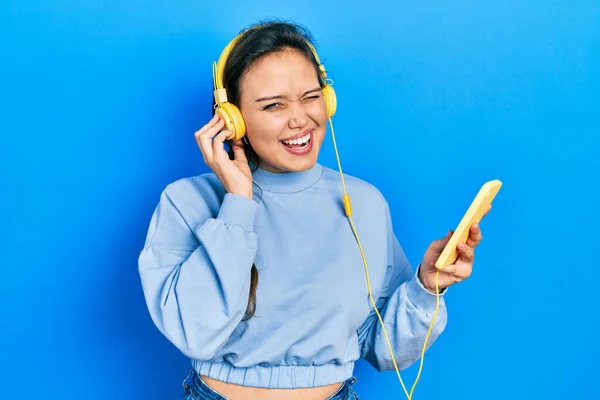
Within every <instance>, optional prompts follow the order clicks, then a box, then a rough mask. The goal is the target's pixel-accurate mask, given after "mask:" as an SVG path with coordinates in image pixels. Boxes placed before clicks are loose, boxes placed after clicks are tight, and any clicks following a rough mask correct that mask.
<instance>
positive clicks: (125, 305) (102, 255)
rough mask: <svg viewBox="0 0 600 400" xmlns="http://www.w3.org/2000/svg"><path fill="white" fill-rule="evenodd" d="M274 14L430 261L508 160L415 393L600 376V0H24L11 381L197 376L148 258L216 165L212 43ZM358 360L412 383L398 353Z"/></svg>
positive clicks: (357, 159)
mask: <svg viewBox="0 0 600 400" xmlns="http://www.w3.org/2000/svg"><path fill="white" fill-rule="evenodd" d="M282 3H283V4H282ZM265 17H281V18H292V19H294V20H295V21H298V22H300V23H303V24H305V25H306V26H308V28H309V29H311V31H312V32H313V34H314V35H315V37H316V39H317V42H318V50H319V53H320V55H321V57H322V60H323V61H324V64H325V65H326V67H327V68H328V70H329V72H330V77H332V78H333V80H334V81H335V86H334V87H335V88H336V91H337V95H338V100H339V108H338V114H337V115H336V117H335V118H334V124H335V128H336V133H337V137H338V142H339V143H338V145H339V148H340V154H341V157H342V165H343V168H344V172H346V173H348V174H351V175H356V176H358V177H361V178H363V179H365V180H367V181H369V182H371V183H373V184H375V185H376V186H377V187H378V188H380V190H381V191H382V192H383V193H384V195H385V196H386V197H387V199H388V201H389V202H390V205H391V209H392V216H393V219H394V224H395V231H396V234H397V235H398V237H399V239H400V241H401V243H402V244H403V246H404V248H405V250H406V252H407V254H408V256H409V258H410V260H411V262H412V263H413V266H414V265H416V264H417V263H418V262H419V260H420V258H421V256H422V254H423V252H424V251H425V249H426V247H427V245H428V244H429V243H430V242H431V241H432V240H434V239H437V238H438V237H440V236H443V235H444V234H445V233H446V231H447V230H448V229H450V228H454V227H455V226H456V224H457V223H458V221H459V220H460V217H461V216H462V213H463V212H464V211H465V210H466V208H467V206H468V204H469V203H470V201H471V199H472V198H473V196H474V195H475V194H476V193H477V191H478V189H479V187H480V186H481V184H483V183H484V182H485V181H487V180H490V179H500V180H502V181H503V183H504V187H503V188H502V190H501V191H500V193H499V194H498V197H497V198H496V200H495V202H494V208H493V210H492V213H490V214H489V215H488V216H487V217H486V219H485V220H484V222H483V223H482V229H483V233H484V240H483V242H482V244H481V245H480V247H479V248H478V250H477V255H476V262H475V270H474V274H473V276H472V277H471V278H470V279H468V280H467V281H465V282H463V283H461V284H459V285H456V286H455V287H453V288H452V289H451V290H450V291H449V292H448V296H447V298H446V300H447V303H448V308H449V324H448V327H447V329H446V331H445V333H444V334H443V335H442V337H441V338H440V339H439V340H438V341H437V342H436V343H435V345H434V346H433V347H432V348H431V350H430V351H429V352H428V353H427V356H426V360H425V368H424V372H423V375H422V377H421V381H420V383H419V386H418V387H417V390H416V394H415V397H414V398H415V400H417V399H431V398H442V397H443V398H444V399H506V398H511V399H531V398H538V399H542V398H543V399H563V398H576V399H592V398H597V396H598V395H597V393H596V391H597V388H598V384H597V377H596V374H595V373H593V372H592V369H593V368H596V367H597V362H598V361H597V360H598V359H599V358H600V346H599V345H598V344H597V342H596V336H597V328H598V326H599V324H600V313H599V312H598V309H597V290H598V289H597V287H598V280H599V278H600V269H599V267H600V265H599V262H598V254H599V251H598V249H599V247H600V246H599V245H598V234H597V232H598V231H597V227H598V223H599V222H600V219H599V217H598V208H597V206H598V191H599V189H600V179H599V177H598V174H599V173H600V157H599V150H600V139H599V138H598V136H599V134H600V129H599V128H600V107H599V104H600V3H599V2H598V1H570V2H569V1H537V2H536V1H517V0H509V1H495V2H494V1H485V2H483V1H474V0H471V1H456V0H455V1H451V2H447V1H420V2H408V1H369V2H360V5H359V2H356V3H347V2H345V1H329V2H323V1H309V0H307V1H302V2H300V4H297V2H276V1H261V2H260V3H254V4H253V3H251V2H239V3H237V2H228V3H222V4H219V3H216V2H199V1H178V2H166V1H164V2H159V1H139V0H138V1H116V0H112V1H104V2H100V1H95V2H92V1H88V2H81V1H75V0H59V1H35V2H34V1H31V0H29V1H25V0H18V1H17V0H12V1H10V0H9V1H6V0H4V1H3V2H2V3H1V4H0V22H2V23H0V37H2V41H1V43H2V45H1V53H2V56H1V60H2V61H1V63H0V69H1V74H0V89H1V90H0V93H1V97H0V101H1V108H0V110H1V112H2V117H1V118H0V174H1V175H0V177H1V184H0V191H1V197H0V201H1V204H0V206H1V207H2V216H1V218H0V220H1V223H0V235H1V237H0V239H1V240H0V246H2V248H1V254H2V257H1V259H0V260H1V261H0V262H1V264H0V266H1V268H2V283H1V284H0V291H1V292H0V293H1V298H0V304H1V306H0V307H1V308H0V309H1V310H2V311H1V320H0V321H1V322H0V323H1V326H0V346H1V347H0V354H2V357H1V358H2V362H1V363H0V398H2V399H16V398H23V396H24V397H28V396H27V394H29V395H31V396H33V395H35V396H42V397H44V398H51V399H80V398H85V399H176V398H180V396H181V394H182V391H181V386H180V384H181V381H182V379H183V378H184V377H185V375H186V374H187V372H188V369H189V364H188V361H187V359H185V358H184V357H183V356H182V355H180V354H179V353H178V351H177V350H176V349H175V348H174V347H173V346H172V345H171V344H170V343H169V342H168V341H167V340H166V339H165V338H164V337H163V336H162V335H161V334H160V333H159V332H158V330H157V329H156V328H155V327H154V325H153V323H152V321H151V320H150V317H149V315H148V312H147V310H146V305H145V303H144V299H143V295H142V291H141V286H140V282H139V276H138V272H137V257H138V255H139V251H140V250H141V247H142V245H143V240H144V237H145V233H146V229H147V227H148V222H149V219H150V216H151V213H152V211H153V209H154V207H155V205H156V203H157V202H158V198H159V194H160V191H161V190H162V189H163V188H164V187H165V186H166V185H167V184H168V183H169V182H172V181H174V180H176V179H179V178H181V177H185V176H190V175H196V174H200V173H204V172H207V168H206V166H204V165H203V163H202V158H201V154H200V151H199V150H198V148H197V146H196V143H195V141H194V136H193V133H194V131H195V130H197V129H199V128H200V127H201V126H202V125H204V124H205V123H206V121H207V120H208V119H209V117H210V114H211V112H210V103H211V96H212V92H211V62H212V61H213V60H215V59H216V58H217V57H218V55H219V53H220V51H221V49H222V47H224V45H225V44H226V43H227V42H228V41H229V40H230V39H231V38H232V37H233V36H234V35H235V34H236V33H237V32H238V31H239V30H241V29H242V28H244V27H246V26H247V25H249V24H250V23H253V22H255V21H257V20H258V19H260V18H265ZM329 138H330V137H329ZM320 161H321V162H322V163H323V164H325V165H327V166H330V167H334V168H335V167H336V162H335V158H334V153H333V147H332V145H331V141H330V140H329V139H328V140H327V141H326V143H325V146H324V148H323V152H322V154H321V157H320ZM416 371H417V369H416V367H415V366H413V367H411V368H410V369H409V370H407V371H405V372H404V373H403V376H404V378H405V381H406V382H407V385H410V384H411V383H412V381H413V379H414V377H415V375H416ZM356 375H357V377H358V383H357V384H356V386H355V387H356V389H357V391H358V393H359V395H360V397H361V399H387V398H403V394H402V391H401V387H400V384H399V383H398V381H397V378H396V375H395V372H385V373H378V372H377V371H375V370H374V369H373V368H371V367H370V366H369V365H368V364H366V363H365V362H363V361H361V362H359V363H358V366H357V369H356Z"/></svg>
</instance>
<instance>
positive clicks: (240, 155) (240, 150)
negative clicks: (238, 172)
mask: <svg viewBox="0 0 600 400" xmlns="http://www.w3.org/2000/svg"><path fill="white" fill-rule="evenodd" d="M231 147H232V148H233V157H234V160H236V161H243V162H246V163H247V162H248V160H247V158H246V152H245V151H244V144H243V143H242V140H241V139H238V140H236V141H235V142H233V143H231Z"/></svg>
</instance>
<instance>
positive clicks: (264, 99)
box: [255, 87, 321, 103]
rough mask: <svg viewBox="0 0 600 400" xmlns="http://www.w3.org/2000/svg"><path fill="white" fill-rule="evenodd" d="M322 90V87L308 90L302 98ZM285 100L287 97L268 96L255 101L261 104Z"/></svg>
mask: <svg viewBox="0 0 600 400" xmlns="http://www.w3.org/2000/svg"><path fill="white" fill-rule="evenodd" d="M320 90H321V88H320V87H318V88H316V89H311V90H307V91H306V92H304V93H303V94H302V97H304V96H306V95H307V94H310V93H313V92H318V91H320ZM283 98H285V96H282V95H279V96H267V97H261V98H259V99H256V100H255V101H256V102H257V103H259V102H261V101H267V100H276V99H283Z"/></svg>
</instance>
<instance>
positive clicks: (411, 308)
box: [358, 202, 447, 371]
mask: <svg viewBox="0 0 600 400" xmlns="http://www.w3.org/2000/svg"><path fill="white" fill-rule="evenodd" d="M385 206H386V215H387V247H388V272H387V274H386V275H387V277H386V280H385V282H384V284H383V289H382V292H381V295H380V296H379V298H378V299H377V300H376V305H377V309H378V310H379V313H380V315H381V318H382V319H383V321H384V324H385V329H386V331H387V334H388V337H389V339H390V344H391V347H392V349H393V351H394V357H395V359H396V363H397V365H398V368H399V369H401V370H402V369H406V368H408V367H409V366H411V365H412V364H413V363H414V362H415V361H417V360H418V359H419V357H420V356H421V352H422V349H423V344H424V342H425V336H426V335H427V330H428V329H429V325H430V324H431V320H432V318H433V314H434V312H435V304H436V295H435V294H433V293H431V292H429V291H428V290H427V289H425V287H424V286H423V284H422V283H421V281H420V280H419V278H418V272H419V267H420V265H419V267H418V268H417V271H416V272H415V273H413V271H412V267H411V265H410V263H409V261H408V259H407V258H406V255H405V254H404V251H403V250H402V247H401V246H400V243H399V242H398V239H397V238H396V235H395V234H394V232H393V230H392V223H391V216H390V212H389V208H388V205H387V202H386V204H385ZM444 293H445V290H444V291H443V292H441V293H440V305H439V311H438V315H437V318H436V322H435V325H434V327H433V329H432V330H431V334H430V335H429V340H428V342H427V348H429V347H430V346H431V345H432V344H433V342H434V341H435V340H436V339H437V338H438V337H439V336H440V334H441V333H442V331H443V330H444V328H445V326H446V322H447V312H446V306H445V302H444V299H443V295H444ZM358 340H359V346H360V350H361V357H362V358H364V359H366V360H367V361H368V362H369V363H370V364H371V365H372V366H373V367H375V368H376V369H377V370H379V371H385V370H394V364H393V362H392V358H391V356H390V351H389V347H388V345H387V341H386V339H385V335H384V333H383V329H382V328H381V323H380V322H379V318H377V314H376V313H375V310H374V309H373V308H372V309H371V312H370V313H369V315H368V317H367V319H366V320H365V321H364V323H363V324H362V325H361V327H360V328H359V329H358Z"/></svg>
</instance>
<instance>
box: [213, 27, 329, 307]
mask: <svg viewBox="0 0 600 400" xmlns="http://www.w3.org/2000/svg"><path fill="white" fill-rule="evenodd" d="M309 43H310V44H313V43H314V40H313V38H312V36H311V34H310V32H308V30H307V29H306V28H304V27H302V26H301V25H299V24H297V23H293V22H286V21H278V20H271V21H263V22H259V23H257V24H255V25H253V26H251V27H250V28H248V29H246V30H245V31H244V32H243V33H242V34H241V36H240V37H239V38H238V41H237V42H236V44H235V45H234V46H233V48H232V49H231V53H230V54H229V57H228V59H227V62H226V63H225V68H224V70H223V86H224V87H225V88H226V89H227V97H228V99H229V102H230V103H232V104H234V105H236V106H237V107H240V81H241V79H242V77H243V76H244V74H245V73H246V72H247V71H248V69H249V68H250V66H251V65H252V64H253V63H254V62H255V61H257V60H258V59H260V58H262V57H264V56H266V55H269V54H272V53H278V52H282V51H285V50H288V49H292V50H296V51H299V52H300V53H302V54H303V55H304V56H306V58H307V59H308V60H309V61H310V62H311V63H312V64H313V65H314V66H315V71H316V73H317V77H318V78H319V84H320V85H321V87H323V86H324V84H325V83H324V81H323V75H322V73H321V70H320V69H319V63H318V62H317V60H316V59H315V56H314V54H313V53H312V50H311V48H310V47H309V45H308V44H309ZM243 143H244V153H245V154H246V158H247V159H248V163H249V164H250V168H251V169H252V171H256V169H257V168H258V167H259V165H260V158H259V156H258V154H256V152H255V151H254V149H253V148H252V145H251V144H250V142H249V141H248V138H247V137H246V138H244V140H243ZM226 144H227V146H228V153H229V158H230V159H233V151H232V148H231V142H226ZM257 286H258V270H257V268H256V265H255V264H252V270H251V273H250V296H249V298H248V306H247V308H246V319H249V318H251V317H252V316H254V314H255V312H256V288H257Z"/></svg>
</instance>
